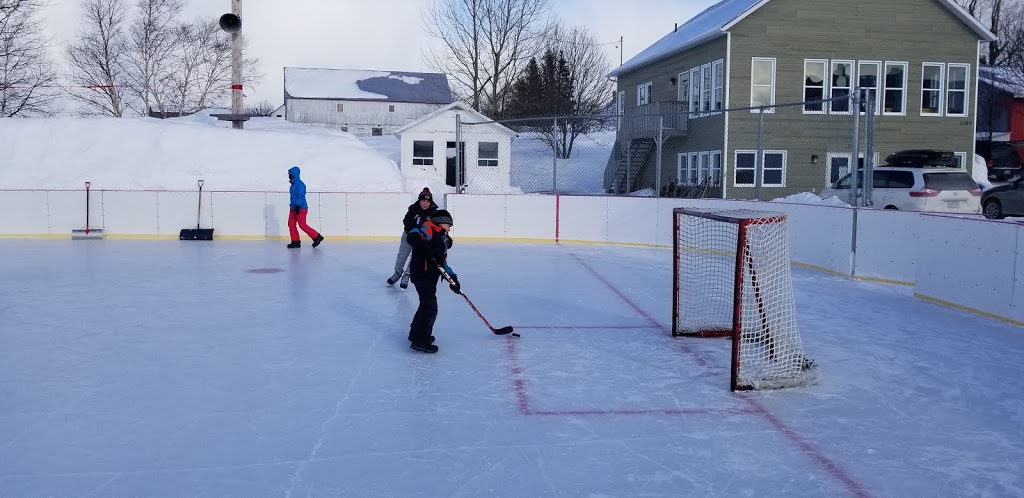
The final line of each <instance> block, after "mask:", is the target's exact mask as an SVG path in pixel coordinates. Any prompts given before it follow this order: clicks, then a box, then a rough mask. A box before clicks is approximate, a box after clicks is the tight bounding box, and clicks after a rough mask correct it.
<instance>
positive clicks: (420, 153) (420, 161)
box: [412, 140, 434, 166]
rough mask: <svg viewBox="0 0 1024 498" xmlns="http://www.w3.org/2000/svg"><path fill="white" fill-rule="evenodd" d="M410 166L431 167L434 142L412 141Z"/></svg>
mask: <svg viewBox="0 0 1024 498" xmlns="http://www.w3.org/2000/svg"><path fill="white" fill-rule="evenodd" d="M412 164H413V165H415V166H433V165H434V142H431V141H429V140H414V141H413V142H412Z"/></svg>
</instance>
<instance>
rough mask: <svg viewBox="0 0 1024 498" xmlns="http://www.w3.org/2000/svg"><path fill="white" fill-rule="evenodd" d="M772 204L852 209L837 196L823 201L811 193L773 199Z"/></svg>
mask: <svg viewBox="0 0 1024 498" xmlns="http://www.w3.org/2000/svg"><path fill="white" fill-rule="evenodd" d="M772 202H790V203H793V204H818V205H821V206H837V207H851V206H850V205H849V204H847V203H846V202H843V201H842V200H841V199H839V198H838V197H836V196H834V195H833V196H829V198H828V199H822V198H821V197H819V196H818V195H817V194H812V193H810V192H800V193H798V194H793V195H789V196H786V197H780V198H778V199H772Z"/></svg>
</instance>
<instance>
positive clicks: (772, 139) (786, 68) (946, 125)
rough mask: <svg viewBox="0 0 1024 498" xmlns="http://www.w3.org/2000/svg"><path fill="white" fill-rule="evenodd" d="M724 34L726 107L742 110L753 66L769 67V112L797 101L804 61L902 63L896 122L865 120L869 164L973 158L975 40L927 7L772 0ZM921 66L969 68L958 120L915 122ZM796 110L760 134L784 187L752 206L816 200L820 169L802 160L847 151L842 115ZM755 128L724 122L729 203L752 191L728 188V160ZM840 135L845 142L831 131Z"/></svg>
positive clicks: (751, 116)
mask: <svg viewBox="0 0 1024 498" xmlns="http://www.w3.org/2000/svg"><path fill="white" fill-rule="evenodd" d="M730 34H731V37H732V46H731V50H732V53H731V58H730V67H729V70H728V75H729V78H728V80H729V84H730V89H729V91H728V94H729V103H728V107H730V108H742V107H748V106H749V105H750V94H751V91H750V78H751V59H752V58H753V57H768V58H775V59H776V84H775V102H776V103H790V102H801V101H803V100H804V98H803V78H804V60H805V59H829V60H852V61H855V62H856V61H882V62H883V63H884V62H885V61H893V62H906V63H908V65H907V87H906V90H905V91H906V93H907V96H906V115H904V116H886V115H877V116H875V119H874V126H875V135H874V137H875V140H874V146H875V149H874V150H875V152H876V154H877V157H878V158H879V161H880V162H884V159H885V157H886V156H887V155H888V154H890V153H892V152H895V151H897V150H900V149H916V148H939V149H945V150H952V151H955V152H965V153H967V154H968V156H967V157H968V158H970V157H971V155H972V154H973V153H974V120H975V105H974V104H975V102H974V91H975V90H974V85H975V83H976V82H977V71H978V67H977V66H978V65H977V62H978V41H979V40H978V35H977V34H976V33H974V32H973V31H971V30H970V28H969V27H968V26H966V25H965V24H963V23H962V22H961V21H960V20H959V19H957V18H956V17H955V16H954V15H953V14H952V13H951V12H949V11H948V10H947V9H946V8H945V7H943V6H942V5H940V4H939V3H938V2H936V1H934V0H900V1H898V2H893V1H891V0H858V1H857V2H850V1H846V0H842V1H840V0H814V1H810V0H772V1H771V2H768V3H767V4H765V5H764V6H763V7H761V8H760V9H759V10H757V11H756V12H754V13H753V14H751V15H750V16H749V17H747V18H746V19H744V20H742V21H740V22H739V23H737V24H736V25H735V26H733V27H732V28H731V29H730ZM924 62H937V63H947V64H948V63H957V64H969V67H970V70H969V73H968V78H967V80H968V91H967V106H966V107H967V116H966V117H953V116H942V117H934V116H921V115H920V114H921V113H920V110H921V79H922V64H923V63H924ZM855 68H856V66H855ZM883 70H884V66H883ZM943 98H945V97H943ZM797 109H798V110H797V111H796V112H795V113H794V112H779V113H778V114H779V115H780V116H776V117H773V116H770V115H767V114H766V121H767V122H769V124H770V125H769V126H766V129H765V130H764V134H763V146H764V148H765V149H766V150H770V149H779V150H786V151H787V172H786V176H787V180H786V186H785V187H762V189H761V198H762V199H772V198H775V197H780V196H785V195H789V194H792V193H795V192H805V191H810V192H820V191H821V190H822V189H823V188H824V187H825V186H826V178H827V168H828V165H827V163H826V161H824V160H819V161H818V162H817V164H811V157H812V155H817V156H818V157H819V158H822V159H824V158H825V157H826V156H827V154H828V153H830V152H840V153H841V152H843V149H845V152H846V153H847V154H849V152H850V151H851V150H852V147H851V145H850V143H851V142H852V138H853V129H852V116H850V115H838V116H837V115H817V114H809V115H804V114H802V112H801V111H799V108H797ZM781 115H785V116H786V119H781V118H780V117H781ZM862 118H863V116H862ZM757 120H758V115H757V114H756V113H750V112H734V113H731V115H730V116H729V151H728V153H727V154H726V155H725V157H724V162H725V169H726V179H727V181H728V193H729V197H732V198H752V197H753V195H754V189H753V188H752V187H738V186H736V185H735V182H734V177H733V168H732V166H733V163H734V157H735V155H734V151H735V150H737V149H748V148H750V146H749V143H750V142H752V138H751V137H750V134H751V133H756V131H757ZM861 125H862V126H863V119H862V123H861ZM844 126H846V129H847V130H849V132H848V133H847V136H848V138H847V139H846V140H843V139H842V135H841V131H840V130H842V128H843V127H844ZM837 137H838V138H837ZM755 139H756V138H755ZM830 149H831V150H830ZM862 150H863V149H862ZM968 164H970V161H968Z"/></svg>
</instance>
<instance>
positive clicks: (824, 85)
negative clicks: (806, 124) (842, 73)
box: [800, 59, 832, 114]
mask: <svg viewBox="0 0 1024 498" xmlns="http://www.w3.org/2000/svg"><path fill="white" fill-rule="evenodd" d="M810 63H821V64H824V67H823V71H822V72H821V73H822V81H821V98H822V100H824V99H827V98H828V95H829V93H828V91H829V83H831V82H832V78H831V77H830V76H831V74H832V73H830V72H829V67H831V66H830V65H829V62H828V59H804V79H803V86H802V88H803V94H802V96H801V97H802V100H803V101H804V102H807V89H808V88H814V87H809V86H807V64H810ZM831 105H832V104H831V103H830V102H822V103H821V110H820V111H808V110H807V106H806V105H803V106H800V108H801V109H802V110H803V113H804V114H828V110H829V106H831Z"/></svg>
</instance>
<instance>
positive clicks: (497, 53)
mask: <svg viewBox="0 0 1024 498" xmlns="http://www.w3.org/2000/svg"><path fill="white" fill-rule="evenodd" d="M548 10H549V0H437V3H436V4H435V5H434V6H433V7H431V8H430V9H429V11H428V13H427V14H426V15H425V22H426V24H427V29H428V32H429V33H430V34H431V35H432V36H433V37H435V38H437V39H438V40H440V42H441V47H440V48H437V49H432V50H430V52H429V53H428V55H427V56H426V59H427V63H428V64H429V65H430V66H431V67H433V68H434V69H435V70H437V71H441V72H444V73H446V74H448V76H449V77H451V78H452V79H453V80H454V82H455V85H454V87H455V88H454V91H455V93H456V95H457V96H458V97H459V98H462V99H466V100H468V101H469V102H470V104H471V105H472V107H473V108H474V109H476V110H478V111H484V112H487V113H488V114H490V115H492V116H496V115H500V113H501V111H502V108H503V106H504V104H505V102H506V100H507V98H508V94H509V91H510V89H511V86H512V82H513V81H514V80H515V78H517V77H518V76H519V74H520V72H521V71H522V68H523V66H524V65H525V63H526V61H527V60H529V58H530V56H532V55H534V54H535V53H536V51H537V50H536V45H537V44H539V43H540V41H541V39H542V34H543V32H544V25H543V24H544V18H545V16H546V15H547V12H548Z"/></svg>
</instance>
